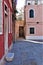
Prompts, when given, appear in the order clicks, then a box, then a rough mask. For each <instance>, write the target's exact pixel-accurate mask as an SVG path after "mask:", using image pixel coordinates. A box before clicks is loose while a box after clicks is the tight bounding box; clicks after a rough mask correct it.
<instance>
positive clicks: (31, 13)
mask: <svg viewBox="0 0 43 65" xmlns="http://www.w3.org/2000/svg"><path fill="white" fill-rule="evenodd" d="M29 18H34V10H33V9H30V11H29Z"/></svg>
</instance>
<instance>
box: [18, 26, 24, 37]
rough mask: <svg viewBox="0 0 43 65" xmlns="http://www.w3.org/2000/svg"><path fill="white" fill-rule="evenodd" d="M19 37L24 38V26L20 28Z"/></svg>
mask: <svg viewBox="0 0 43 65" xmlns="http://www.w3.org/2000/svg"><path fill="white" fill-rule="evenodd" d="M19 37H23V38H24V27H23V26H19Z"/></svg>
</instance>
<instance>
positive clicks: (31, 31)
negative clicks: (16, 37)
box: [24, 0, 43, 40]
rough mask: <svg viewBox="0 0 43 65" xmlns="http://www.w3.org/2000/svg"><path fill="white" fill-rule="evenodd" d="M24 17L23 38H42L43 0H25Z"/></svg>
mask: <svg viewBox="0 0 43 65" xmlns="http://www.w3.org/2000/svg"><path fill="white" fill-rule="evenodd" d="M24 19H25V22H26V24H25V29H26V32H25V38H26V39H32V40H43V0H26V3H25V7H24Z"/></svg>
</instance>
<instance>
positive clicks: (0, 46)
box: [0, 35, 4, 59]
mask: <svg viewBox="0 0 43 65" xmlns="http://www.w3.org/2000/svg"><path fill="white" fill-rule="evenodd" d="M3 55H4V36H3V35H0V59H1V58H2V56H3Z"/></svg>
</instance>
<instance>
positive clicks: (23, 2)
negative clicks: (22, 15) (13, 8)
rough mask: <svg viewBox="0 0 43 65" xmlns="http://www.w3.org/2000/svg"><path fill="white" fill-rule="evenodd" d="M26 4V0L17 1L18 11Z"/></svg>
mask: <svg viewBox="0 0 43 65" xmlns="http://www.w3.org/2000/svg"><path fill="white" fill-rule="evenodd" d="M24 4H25V0H17V9H21V8H22V7H23V6H24Z"/></svg>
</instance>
